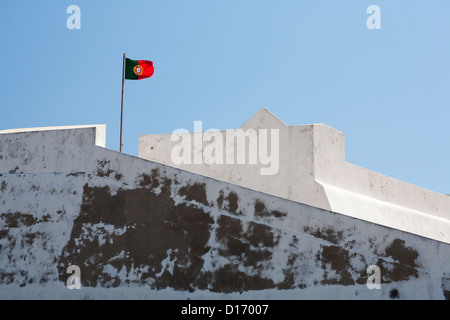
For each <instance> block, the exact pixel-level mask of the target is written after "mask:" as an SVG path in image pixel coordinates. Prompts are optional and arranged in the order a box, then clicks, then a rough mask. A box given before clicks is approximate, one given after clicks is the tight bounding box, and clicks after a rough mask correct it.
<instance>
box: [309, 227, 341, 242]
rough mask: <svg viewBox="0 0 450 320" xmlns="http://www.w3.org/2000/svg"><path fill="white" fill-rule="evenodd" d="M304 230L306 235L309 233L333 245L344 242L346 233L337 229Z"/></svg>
mask: <svg viewBox="0 0 450 320" xmlns="http://www.w3.org/2000/svg"><path fill="white" fill-rule="evenodd" d="M303 230H304V231H305V232H306V233H309V234H311V235H313V236H314V237H316V238H319V239H323V240H326V241H328V242H331V243H333V244H338V243H340V242H341V241H342V240H343V233H344V232H343V231H342V230H339V231H336V230H335V229H333V228H330V227H327V228H321V227H311V226H305V227H304V228H303Z"/></svg>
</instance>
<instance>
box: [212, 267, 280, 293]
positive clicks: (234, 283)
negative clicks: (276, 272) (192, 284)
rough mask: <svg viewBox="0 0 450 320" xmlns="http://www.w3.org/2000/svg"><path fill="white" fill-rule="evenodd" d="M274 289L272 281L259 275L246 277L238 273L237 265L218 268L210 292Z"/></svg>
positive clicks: (242, 273) (240, 272) (244, 274)
mask: <svg viewBox="0 0 450 320" xmlns="http://www.w3.org/2000/svg"><path fill="white" fill-rule="evenodd" d="M274 287H275V283H274V282H273V280H272V279H267V278H263V277H261V276H260V275H248V274H246V273H244V272H242V271H239V269H238V265H237V264H227V265H226V266H224V267H221V268H219V269H218V270H217V271H216V272H215V275H214V277H213V278H212V280H211V291H212V292H225V293H229V292H243V291H248V290H263V289H271V288H274Z"/></svg>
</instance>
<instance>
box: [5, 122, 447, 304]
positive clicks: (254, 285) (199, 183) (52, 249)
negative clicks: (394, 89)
mask: <svg viewBox="0 0 450 320" xmlns="http://www.w3.org/2000/svg"><path fill="white" fill-rule="evenodd" d="M308 130H310V128H307V129H306V131H307V132H308ZM104 133H105V128H104V126H93V127H83V128H61V130H40V131H31V132H14V133H11V132H8V133H3V134H0V298H1V299H17V298H25V299H39V298H41V299H42V298H46V299H48V298H56V299H91V298H93V299H99V298H102V299H128V298H129V299H161V298H169V299H171V298H176V299H185V298H207V299H209V298H214V299H216V298H219V299H221V298H232V299H339V298H345V299H391V298H399V299H416V298H420V299H445V298H447V299H448V298H450V265H449V263H448V261H450V245H449V244H447V243H444V242H442V241H436V240H431V239H428V238H425V237H421V236H418V235H415V234H412V233H407V232H403V231H401V230H396V229H392V228H389V227H386V226H382V225H379V224H375V223H371V222H368V221H364V220H360V219H355V218H353V217H349V216H347V215H342V214H338V213H335V212H331V211H328V210H323V209H320V208H316V207H313V206H310V205H305V204H302V203H299V202H294V201H290V200H287V199H283V198H279V197H276V196H273V195H270V194H267V193H262V192H258V191H255V190H251V189H249V188H245V187H242V186H238V185H235V184H231V183H228V182H224V181H220V180H217V179H212V178H209V177H205V176H201V175H198V174H194V173H191V172H187V171H183V170H180V169H176V168H172V167H169V166H166V165H163V164H160V163H155V162H151V161H147V160H144V159H140V158H136V157H132V156H130V155H126V154H122V153H118V152H115V151H112V150H108V149H105V148H104V147H100V146H99V145H98V144H101V143H99V141H98V140H97V138H98V137H102V136H104ZM100 140H101V139H100ZM297 183H298V184H301V183H302V181H301V180H299V181H298V182H297ZM70 265H77V266H79V267H80V270H81V282H82V287H81V289H80V290H76V289H74V290H69V289H68V288H66V286H65V284H66V280H67V279H68V277H69V274H68V273H67V268H68V267H69V266H70ZM370 265H376V266H378V267H379V268H380V271H381V289H379V290H377V289H373V290H369V289H368V287H367V286H366V281H367V278H368V276H369V274H368V273H367V268H368V267H369V266H370Z"/></svg>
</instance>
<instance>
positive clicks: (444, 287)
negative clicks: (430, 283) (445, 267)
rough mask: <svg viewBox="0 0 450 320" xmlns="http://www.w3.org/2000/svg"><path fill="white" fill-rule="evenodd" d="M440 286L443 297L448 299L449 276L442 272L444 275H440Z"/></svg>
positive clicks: (449, 291) (449, 289) (449, 292)
mask: <svg viewBox="0 0 450 320" xmlns="http://www.w3.org/2000/svg"><path fill="white" fill-rule="evenodd" d="M441 288H442V294H443V295H444V297H445V299H446V300H450V277H449V276H448V275H447V274H446V273H444V276H443V277H442V284H441Z"/></svg>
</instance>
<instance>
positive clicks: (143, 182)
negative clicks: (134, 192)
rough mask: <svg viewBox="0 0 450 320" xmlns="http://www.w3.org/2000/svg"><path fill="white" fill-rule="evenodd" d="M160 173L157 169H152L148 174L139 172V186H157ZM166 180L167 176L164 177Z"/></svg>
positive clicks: (149, 187)
mask: <svg viewBox="0 0 450 320" xmlns="http://www.w3.org/2000/svg"><path fill="white" fill-rule="evenodd" d="M159 180H160V174H159V170H158V169H152V170H151V172H150V175H148V174H145V173H143V174H141V175H140V177H139V180H138V183H139V186H141V187H142V188H146V189H154V188H158V187H159V184H160V182H159ZM166 180H167V178H166Z"/></svg>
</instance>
